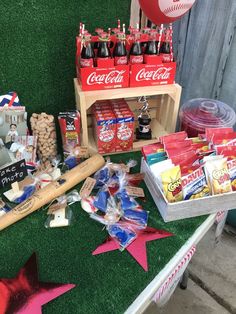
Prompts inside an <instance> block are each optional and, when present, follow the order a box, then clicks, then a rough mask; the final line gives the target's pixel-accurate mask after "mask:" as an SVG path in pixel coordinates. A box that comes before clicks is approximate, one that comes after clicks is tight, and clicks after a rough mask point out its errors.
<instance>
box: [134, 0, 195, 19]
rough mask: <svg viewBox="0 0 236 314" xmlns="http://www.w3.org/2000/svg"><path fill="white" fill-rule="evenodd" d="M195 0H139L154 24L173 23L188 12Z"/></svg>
mask: <svg viewBox="0 0 236 314" xmlns="http://www.w3.org/2000/svg"><path fill="white" fill-rule="evenodd" d="M194 2H195V0H149V1H147V0H139V3H140V7H141V9H142V10H143V12H144V13H145V15H146V16H147V18H148V19H149V20H151V21H152V22H153V23H154V24H156V25H160V24H166V23H172V22H174V21H176V20H177V19H179V18H180V17H181V16H183V15H184V14H185V13H187V12H188V11H189V10H190V9H191V7H192V6H193V4H194Z"/></svg>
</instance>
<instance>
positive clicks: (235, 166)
mask: <svg viewBox="0 0 236 314" xmlns="http://www.w3.org/2000/svg"><path fill="white" fill-rule="evenodd" d="M227 166H228V170H229V176H230V180H231V186H232V190H233V191H236V159H231V160H228V161H227Z"/></svg>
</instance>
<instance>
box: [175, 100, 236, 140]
mask: <svg viewBox="0 0 236 314" xmlns="http://www.w3.org/2000/svg"><path fill="white" fill-rule="evenodd" d="M179 117H180V123H181V130H183V131H186V132H187V134H188V136H189V137H196V136H198V134H202V133H205V129H206V128H221V127H233V126H234V124H235V122H236V114H235V111H234V110H233V109H232V108H231V107H229V106H228V105H227V104H225V103H223V102H220V101H218V100H213V99H205V98H196V99H192V100H189V101H188V102H186V103H185V104H184V105H183V106H182V107H181V109H180V113H179Z"/></svg>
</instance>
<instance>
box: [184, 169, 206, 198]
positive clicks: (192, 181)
mask: <svg viewBox="0 0 236 314" xmlns="http://www.w3.org/2000/svg"><path fill="white" fill-rule="evenodd" d="M181 181H182V189H183V198H184V200H190V199H197V198H202V197H205V196H209V195H210V191H209V187H208V185H207V181H206V177H205V174H204V172H203V169H202V167H199V168H198V169H196V170H195V171H193V172H192V173H189V174H187V175H185V176H183V177H182V179H181Z"/></svg>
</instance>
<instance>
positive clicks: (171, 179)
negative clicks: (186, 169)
mask: <svg viewBox="0 0 236 314" xmlns="http://www.w3.org/2000/svg"><path fill="white" fill-rule="evenodd" d="M161 180H162V185H163V191H164V194H165V196H166V198H167V200H168V202H170V203H174V202H179V201H182V200H183V191H182V185H181V173H180V166H176V167H173V168H171V169H169V170H167V171H164V172H162V173H161Z"/></svg>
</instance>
